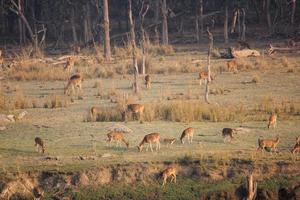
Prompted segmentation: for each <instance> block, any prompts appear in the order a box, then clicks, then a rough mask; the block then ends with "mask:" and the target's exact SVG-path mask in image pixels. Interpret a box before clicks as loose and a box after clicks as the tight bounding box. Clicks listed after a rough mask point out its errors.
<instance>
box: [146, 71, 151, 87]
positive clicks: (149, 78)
mask: <svg viewBox="0 0 300 200" xmlns="http://www.w3.org/2000/svg"><path fill="white" fill-rule="evenodd" d="M145 85H146V88H147V89H151V77H150V75H149V74H148V75H146V76H145Z"/></svg>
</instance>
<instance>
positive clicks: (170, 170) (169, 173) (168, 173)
mask: <svg viewBox="0 0 300 200" xmlns="http://www.w3.org/2000/svg"><path fill="white" fill-rule="evenodd" d="M176 173H177V167H176V166H175V165H171V166H169V167H167V168H166V169H165V170H164V171H163V172H162V178H163V183H162V185H165V184H166V183H167V179H168V177H171V181H170V182H172V181H174V183H176Z"/></svg>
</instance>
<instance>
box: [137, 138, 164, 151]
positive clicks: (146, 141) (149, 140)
mask: <svg viewBox="0 0 300 200" xmlns="http://www.w3.org/2000/svg"><path fill="white" fill-rule="evenodd" d="M153 143H155V144H156V151H158V150H159V149H160V134H159V133H150V134H148V135H145V136H144V138H143V140H142V142H141V143H140V144H139V146H138V150H139V151H140V152H141V151H142V150H143V146H144V145H145V144H148V146H147V148H146V151H148V147H149V146H150V149H151V152H153V149H152V144H153Z"/></svg>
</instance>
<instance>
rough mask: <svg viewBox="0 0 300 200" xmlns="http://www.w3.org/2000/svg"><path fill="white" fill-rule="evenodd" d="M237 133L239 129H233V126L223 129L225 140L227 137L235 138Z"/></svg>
mask: <svg viewBox="0 0 300 200" xmlns="http://www.w3.org/2000/svg"><path fill="white" fill-rule="evenodd" d="M236 133H237V131H236V129H232V128H223V130H222V136H223V138H224V142H225V139H226V138H227V137H229V138H230V141H231V140H232V139H233V134H236Z"/></svg>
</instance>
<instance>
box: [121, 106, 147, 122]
mask: <svg viewBox="0 0 300 200" xmlns="http://www.w3.org/2000/svg"><path fill="white" fill-rule="evenodd" d="M144 109H145V106H144V105H142V104H128V105H127V108H126V110H125V111H124V112H123V113H122V117H123V120H124V121H126V115H127V113H131V116H132V119H133V120H135V118H136V119H138V115H139V119H142V118H143V115H144Z"/></svg>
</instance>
